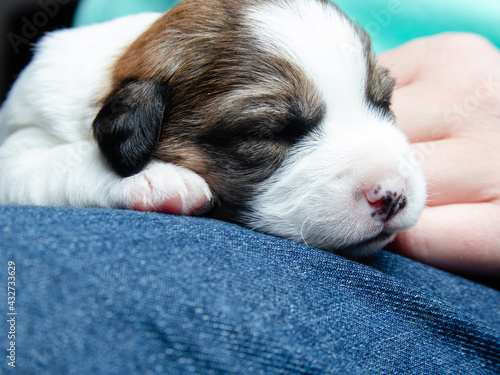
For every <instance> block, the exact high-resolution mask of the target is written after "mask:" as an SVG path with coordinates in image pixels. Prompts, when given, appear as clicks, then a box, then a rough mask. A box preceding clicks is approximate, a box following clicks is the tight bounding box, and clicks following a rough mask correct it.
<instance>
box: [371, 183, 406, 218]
mask: <svg viewBox="0 0 500 375" xmlns="http://www.w3.org/2000/svg"><path fill="white" fill-rule="evenodd" d="M405 191H406V183H405V182H404V180H403V179H400V178H395V179H390V180H385V181H382V182H380V183H379V184H377V185H375V186H372V187H370V188H369V189H366V190H365V191H363V193H364V195H365V197H366V200H367V201H368V204H369V205H370V207H371V209H372V214H371V216H372V217H373V218H374V219H375V220H379V221H384V222H385V221H388V220H389V219H390V218H392V217H393V216H394V215H396V214H397V213H398V212H399V211H401V210H402V209H404V208H405V207H406V204H407V199H406V196H405Z"/></svg>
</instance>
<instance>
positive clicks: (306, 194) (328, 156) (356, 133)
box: [247, 0, 426, 255]
mask: <svg viewBox="0 0 500 375" xmlns="http://www.w3.org/2000/svg"><path fill="white" fill-rule="evenodd" d="M293 4H294V6H293V7H288V6H283V5H282V3H272V4H268V5H265V6H260V7H257V8H255V9H254V10H253V12H252V13H251V14H250V16H249V18H250V22H251V23H253V24H256V25H259V26H260V27H262V28H264V29H266V30H269V31H270V34H266V35H265V37H262V34H260V33H256V34H255V37H256V38H259V40H260V41H261V43H264V44H267V45H268V49H269V50H270V51H271V52H274V53H277V54H279V55H288V56H289V58H291V59H293V60H295V61H296V62H297V64H299V65H300V66H301V67H302V68H303V69H304V71H305V72H306V73H307V75H308V76H309V78H310V79H311V80H312V81H313V82H314V84H315V87H316V88H318V89H319V91H320V92H321V94H322V99H323V100H324V102H325V103H326V109H327V113H326V116H325V118H324V120H323V122H322V124H321V126H320V128H319V130H317V131H316V132H315V133H314V134H312V135H310V136H309V137H308V138H307V139H306V140H304V141H302V142H301V143H299V144H298V145H296V146H295V147H294V148H293V149H292V151H291V152H290V154H289V156H288V157H287V158H286V160H285V162H284V163H283V165H282V167H281V168H280V169H278V170H277V171H276V172H275V173H274V175H273V176H272V177H271V178H270V179H269V180H268V181H265V182H264V183H263V184H262V185H261V186H260V189H259V194H257V197H256V199H255V201H254V202H252V208H253V213H252V214H251V215H249V216H248V217H247V220H248V223H249V225H250V226H251V227H253V228H255V229H257V230H260V231H264V232H267V233H271V234H275V235H279V236H283V237H285V238H289V239H293V240H295V241H298V242H303V243H306V244H308V245H311V246H315V247H319V248H327V249H328V248H330V249H338V248H343V247H350V246H353V245H355V244H358V243H359V242H360V239H370V238H374V237H376V236H377V235H379V234H380V233H382V232H387V233H389V234H390V233H395V232H397V231H401V230H405V229H407V228H409V227H410V226H412V225H414V224H415V222H416V220H417V219H418V217H419V215H420V213H421V210H422V208H423V206H424V204H425V197H426V195H425V183H424V178H423V174H422V171H421V170H420V168H418V167H416V168H414V170H412V171H411V174H407V173H404V172H403V168H404V165H408V163H411V160H412V153H411V149H410V146H409V144H408V141H407V140H406V138H405V136H404V135H403V134H402V133H401V131H400V130H399V129H397V128H396V126H395V124H394V123H393V122H392V121H388V120H387V119H385V118H384V117H382V116H381V115H380V114H379V113H378V112H377V111H376V110H374V109H371V108H370V107H369V106H368V105H367V103H366V102H365V89H364V88H365V84H366V79H367V78H366V61H365V57H364V54H363V48H362V46H361V42H360V40H359V36H358V35H357V33H356V31H355V29H354V28H353V26H352V24H350V23H349V22H348V21H347V20H346V19H345V18H344V16H342V15H340V14H339V13H338V12H336V11H335V10H334V9H333V8H331V7H325V6H324V5H323V4H321V3H319V2H318V3H316V2H310V1H304V0H294V1H293ZM301 20H304V21H305V22H301ZM346 46H349V47H350V48H346ZM346 51H349V53H346ZM394 178H396V179H401V180H403V181H404V182H405V183H406V185H407V186H408V190H407V191H406V196H407V197H408V202H409V204H408V206H407V207H406V208H405V209H404V210H403V211H401V212H400V213H399V214H398V215H396V216H395V217H394V218H392V219H391V220H390V221H388V222H387V223H383V222H381V221H380V220H375V219H373V218H372V217H371V215H370V214H371V212H372V208H371V207H370V206H369V204H368V202H367V200H366V199H365V197H364V195H363V190H365V189H369V188H370V187H372V186H375V185H377V184H380V183H383V182H384V181H387V180H388V179H394ZM393 237H394V236H390V237H389V238H384V239H382V240H381V241H377V242H373V243H370V244H367V245H366V246H364V245H363V246H358V248H357V249H356V251H351V255H353V254H354V255H356V254H358V255H360V254H368V253H371V252H373V251H375V250H378V249H380V248H381V247H382V246H384V245H386V244H387V243H388V242H389V241H390V240H391V239H393Z"/></svg>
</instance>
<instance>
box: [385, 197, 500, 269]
mask: <svg viewBox="0 0 500 375" xmlns="http://www.w3.org/2000/svg"><path fill="white" fill-rule="evenodd" d="M393 248H395V249H397V250H396V251H397V252H398V253H400V254H401V255H404V256H406V257H409V258H412V259H415V260H417V261H420V262H422V263H426V264H429V265H432V266H434V267H438V268H442V269H446V270H449V271H454V272H461V273H467V274H475V275H481V276H496V277H500V205H499V204H496V203H479V204H460V205H448V206H439V207H432V208H426V209H425V210H424V212H423V214H422V217H421V219H420V220H419V222H418V223H417V225H416V226H415V227H414V228H412V229H410V230H409V231H407V232H403V233H400V234H399V235H398V236H397V238H396V240H395V242H394V244H393Z"/></svg>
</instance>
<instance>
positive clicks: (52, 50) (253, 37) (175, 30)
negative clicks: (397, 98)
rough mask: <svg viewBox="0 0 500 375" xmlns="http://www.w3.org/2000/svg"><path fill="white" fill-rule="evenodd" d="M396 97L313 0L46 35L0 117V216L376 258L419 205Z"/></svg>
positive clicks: (366, 51)
mask: <svg viewBox="0 0 500 375" xmlns="http://www.w3.org/2000/svg"><path fill="white" fill-rule="evenodd" d="M393 85H394V83H393V81H392V79H391V78H389V77H388V73H387V71H386V70H385V69H383V68H380V67H378V66H377V64H376V62H375V60H374V56H373V54H372V52H371V45H370V40H369V38H368V36H367V34H366V33H365V32H363V31H362V30H361V29H360V28H358V27H357V26H356V25H355V24H354V23H353V22H352V21H350V20H349V19H348V18H347V17H346V15H345V14H344V13H342V12H341V11H340V10H339V9H338V8H337V7H336V6H335V5H333V4H331V3H330V2H327V1H322V0H244V1H234V0H204V1H196V0H186V1H184V2H183V3H181V4H179V5H178V6H177V7H175V8H173V9H172V10H170V11H169V12H167V13H166V14H164V15H161V14H156V13H155V14H152V13H147V14H140V15H134V16H128V17H124V18H120V19H116V20H113V21H110V22H107V23H104V24H100V25H94V26H88V27H82V28H77V29H71V30H63V31H56V32H53V33H51V34H49V35H47V36H46V37H44V38H43V39H42V41H41V42H40V43H39V44H38V45H37V48H36V54H35V57H34V59H33V61H32V62H31V63H30V65H29V66H28V67H27V68H26V69H25V70H24V71H23V73H22V74H21V75H20V77H19V78H18V80H17V82H16V83H15V85H14V87H13V88H12V90H11V92H10V94H9V96H8V99H7V100H6V101H5V103H4V104H3V107H2V109H1V111H0V203H3V204H25V205H72V206H84V207H90V206H94V207H95V206H97V207H111V208H127V209H133V210H143V211H156V212H165V213H171V214H181V215H191V214H198V215H201V214H207V215H209V216H212V217H214V218H218V219H222V220H227V221H231V222H236V223H239V224H241V225H244V226H247V227H249V228H252V229H255V230H258V231H261V232H264V233H268V234H271V235H277V236H281V237H284V238H287V239H290V240H293V241H298V242H302V243H305V244H307V245H310V246H315V247H319V248H322V249H325V250H330V251H338V252H341V253H343V254H347V255H353V256H356V255H364V254H369V253H372V252H374V251H376V250H378V249H380V248H381V247H383V246H384V245H386V244H387V243H388V242H390V241H391V240H392V239H393V238H394V236H395V234H396V233H397V232H399V231H402V230H405V229H407V228H409V227H410V226H412V225H413V224H414V223H415V222H416V220H417V218H418V217H419V214H420V212H421V210H422V208H423V206H424V203H425V183H424V178H423V175H422V172H421V169H420V168H419V167H418V165H416V164H415V160H414V158H413V157H412V153H411V149H410V146H409V144H408V141H407V140H406V138H405V136H404V135H403V134H402V133H401V131H400V130H399V129H398V128H397V126H396V125H395V122H394V118H393V114H392V113H391V109H390V97H391V93H392V89H393ZM408 166H411V168H408Z"/></svg>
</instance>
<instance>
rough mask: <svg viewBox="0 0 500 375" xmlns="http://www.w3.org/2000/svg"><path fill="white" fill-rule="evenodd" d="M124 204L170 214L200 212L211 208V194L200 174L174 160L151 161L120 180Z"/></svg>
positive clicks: (129, 206) (134, 208)
mask: <svg viewBox="0 0 500 375" xmlns="http://www.w3.org/2000/svg"><path fill="white" fill-rule="evenodd" d="M120 187H121V190H122V194H123V195H122V196H123V197H124V203H125V207H126V208H128V209H132V210H136V211H150V212H163V213H168V214H173V215H193V214H196V215H201V214H204V213H206V212H208V211H209V210H210V209H211V208H212V194H211V192H210V188H209V187H208V185H207V183H206V182H205V180H204V179H203V178H201V177H200V176H198V175H197V174H196V173H194V172H192V171H190V170H189V169H186V168H183V167H179V166H177V165H174V164H170V163H164V162H159V161H152V162H150V163H149V165H148V166H147V167H146V168H145V169H144V170H143V171H142V172H140V173H138V174H136V175H134V176H131V177H127V178H125V179H123V180H122V182H121V186H120Z"/></svg>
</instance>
